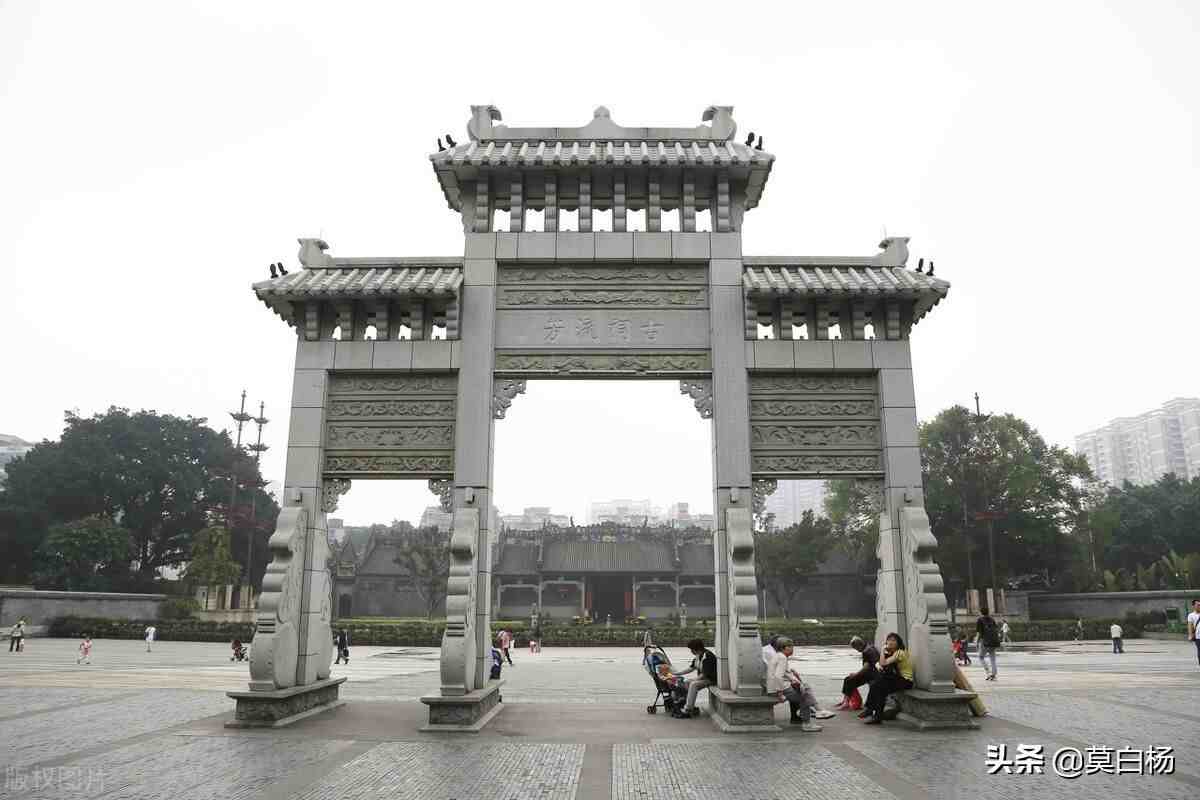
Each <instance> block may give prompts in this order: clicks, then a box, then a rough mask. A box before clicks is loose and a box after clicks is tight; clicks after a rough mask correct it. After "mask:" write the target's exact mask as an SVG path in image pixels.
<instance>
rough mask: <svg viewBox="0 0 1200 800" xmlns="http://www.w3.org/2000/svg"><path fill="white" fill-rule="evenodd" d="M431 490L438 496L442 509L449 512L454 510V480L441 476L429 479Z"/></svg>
mask: <svg viewBox="0 0 1200 800" xmlns="http://www.w3.org/2000/svg"><path fill="white" fill-rule="evenodd" d="M429 491H431V492H433V493H434V494H436V495H437V496H438V499H439V501H440V502H439V503H438V505H440V506H441V509H442V511H445V512H446V513H447V514H449V513H450V512H451V511H453V510H454V481H452V480H446V479H441V478H430V479H429Z"/></svg>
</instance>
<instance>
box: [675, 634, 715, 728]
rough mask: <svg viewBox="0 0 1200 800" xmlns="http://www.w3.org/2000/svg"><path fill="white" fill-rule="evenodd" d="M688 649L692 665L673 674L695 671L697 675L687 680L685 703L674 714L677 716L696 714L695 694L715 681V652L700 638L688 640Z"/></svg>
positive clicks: (685, 673) (697, 712) (697, 710)
mask: <svg viewBox="0 0 1200 800" xmlns="http://www.w3.org/2000/svg"><path fill="white" fill-rule="evenodd" d="M688 650H690V651H692V665H691V666H690V667H688V668H687V669H685V670H683V671H682V672H677V673H675V674H676V675H677V676H678V675H687V674H688V673H689V672H695V673H696V674H697V676H698V677H696V679H695V680H691V681H688V694H687V705H685V706H684V708H683V711H682V712H681V713H678V714H676V715H675V716H677V717H694V716H697V715H698V714H699V713H700V710H699V709H698V708H696V695H698V694H700V690H701V689H704V688H707V687H709V686H715V685H716V683H717V654H716V653H714V652H713V651H711V650H709V649H708V648H706V647H705V646H704V640H702V639H692V640H691V641H689V642H688Z"/></svg>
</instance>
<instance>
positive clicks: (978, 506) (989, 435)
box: [921, 406, 1091, 586]
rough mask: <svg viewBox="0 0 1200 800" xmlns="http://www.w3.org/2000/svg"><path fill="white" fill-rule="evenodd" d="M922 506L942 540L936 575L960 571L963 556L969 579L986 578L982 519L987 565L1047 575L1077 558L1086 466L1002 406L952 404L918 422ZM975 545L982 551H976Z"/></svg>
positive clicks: (1004, 571)
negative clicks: (987, 410) (982, 515)
mask: <svg viewBox="0 0 1200 800" xmlns="http://www.w3.org/2000/svg"><path fill="white" fill-rule="evenodd" d="M921 454H922V467H923V470H924V481H925V506H926V509H927V511H928V513H929V518H930V523H931V526H932V529H933V533H934V535H935V536H936V537H937V538H938V540H939V542H941V543H942V547H941V548H939V550H940V552H939V558H938V561H939V564H940V565H941V567H942V570H943V573H944V574H947V575H948V576H950V577H955V578H959V579H965V578H967V577H968V573H969V572H970V570H969V568H968V563H967V559H968V558H971V559H973V565H974V574H975V583H976V585H977V586H986V585H989V584H990V583H991V580H990V576H988V573H989V572H990V570H989V569H988V563H987V560H986V554H987V527H986V526H987V523H977V522H975V520H974V517H975V514H977V513H979V512H992V513H996V514H998V515H999V519H998V520H996V521H995V522H994V523H993V525H994V531H993V534H994V538H995V550H996V573H997V576H998V579H999V580H1000V581H1001V583H1002V584H1003V581H1004V578H1005V577H1006V576H1012V575H1020V574H1031V573H1036V574H1041V575H1043V576H1044V577H1045V579H1046V580H1047V582H1050V583H1053V582H1055V581H1057V580H1058V579H1059V578H1060V576H1061V575H1062V574H1063V573H1065V572H1067V571H1069V570H1070V569H1072V567H1073V566H1074V565H1075V564H1076V563H1077V561H1078V558H1079V552H1080V546H1079V542H1078V540H1077V539H1076V537H1075V534H1076V526H1077V525H1078V523H1079V520H1080V517H1081V514H1082V512H1083V510H1084V489H1083V487H1084V485H1085V482H1086V481H1087V480H1088V479H1090V478H1091V470H1090V468H1089V467H1088V465H1087V462H1086V460H1085V459H1084V458H1083V457H1082V456H1077V455H1075V454H1073V453H1070V452H1069V451H1067V450H1066V449H1064V448H1062V447H1057V446H1051V445H1048V444H1047V443H1046V441H1045V440H1044V439H1043V438H1042V436H1041V435H1040V434H1039V433H1038V432H1037V430H1036V429H1034V427H1033V426H1032V425H1030V424H1029V423H1028V422H1026V421H1025V420H1022V419H1020V418H1018V417H1015V416H1013V415H1012V414H993V415H990V416H985V417H983V418H979V417H977V416H976V415H974V414H972V413H971V412H970V411H968V410H967V409H966V408H964V407H962V406H954V407H952V408H948V409H946V410H945V411H942V412H941V413H940V414H938V415H937V417H935V418H934V419H933V420H931V421H929V422H927V423H925V424H923V425H922V426H921ZM979 553H982V554H983V555H984V557H983V558H980V557H979V556H978V555H977V554H979Z"/></svg>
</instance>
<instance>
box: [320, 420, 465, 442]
mask: <svg viewBox="0 0 1200 800" xmlns="http://www.w3.org/2000/svg"><path fill="white" fill-rule="evenodd" d="M325 441H326V442H328V443H329V446H330V447H424V446H437V445H443V446H445V445H448V446H451V447H453V446H454V426H453V425H414V426H406V427H387V426H372V425H338V424H331V425H329V427H328V430H327V432H326V436H325Z"/></svg>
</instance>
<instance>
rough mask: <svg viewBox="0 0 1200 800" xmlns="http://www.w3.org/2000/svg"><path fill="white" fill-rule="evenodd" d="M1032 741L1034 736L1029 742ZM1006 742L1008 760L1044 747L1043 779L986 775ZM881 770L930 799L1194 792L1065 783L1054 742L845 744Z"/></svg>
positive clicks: (981, 739) (931, 739) (982, 737)
mask: <svg viewBox="0 0 1200 800" xmlns="http://www.w3.org/2000/svg"><path fill="white" fill-rule="evenodd" d="M1029 738H1032V737H1029ZM1000 743H1005V744H1007V745H1008V751H1009V755H1010V756H1011V755H1012V754H1013V753H1015V751H1016V745H1017V744H1043V745H1045V754H1046V767H1045V773H1044V774H1041V775H1004V774H1000V775H988V774H987V769H986V767H985V759H986V756H987V745H988V744H1000ZM847 745H848V746H849V747H851V748H853V749H854V750H857V751H858V752H860V753H862V754H863V755H865V756H867V757H868V758H870V759H871V760H872V761H874V762H876V763H878V764H879V765H880V766H882V767H884V768H886V769H887V770H890V771H892V772H894V773H896V774H897V775H899V776H900V777H901V778H904V779H905V780H907V781H910V782H911V783H914V784H917V785H918V786H921V787H923V788H924V789H925V791H926V792H928V793H929V795H930V796H931V797H938V798H947V799H948V800H958V799H959V798H962V800H1029V799H1030V798H1037V800H1060V799H1061V800H1067V799H1068V798H1086V799H1087V800H1093V799H1094V798H1104V800H1125V799H1126V798H1129V799H1130V800H1149V798H1153V800H1194V799H1195V797H1196V792H1197V790H1196V788H1195V787H1194V786H1191V787H1189V786H1187V785H1185V784H1184V783H1181V782H1180V781H1177V780H1174V779H1172V778H1166V777H1161V776H1142V775H1120V776H1113V775H1085V776H1083V777H1080V778H1077V779H1073V780H1072V779H1067V778H1061V777H1059V776H1058V775H1056V774H1054V772H1053V770H1052V769H1051V763H1050V759H1051V757H1052V756H1053V753H1054V751H1055V750H1056V749H1057V748H1058V747H1059V746H1060V745H1059V744H1056V743H1053V742H1051V741H1048V740H1046V741H1030V740H1029V739H1022V740H1019V741H1018V740H1014V739H1011V738H1009V737H1008V736H1004V735H997V734H987V733H983V732H972V733H963V734H959V735H957V736H949V735H936V736H933V735H930V734H913V735H912V736H911V737H910V738H907V739H903V740H896V739H894V738H893V739H888V740H883V739H876V740H872V738H871V737H870V736H866V737H862V738H859V739H857V740H854V741H849V742H847Z"/></svg>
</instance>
